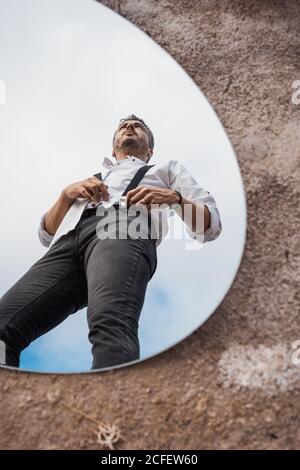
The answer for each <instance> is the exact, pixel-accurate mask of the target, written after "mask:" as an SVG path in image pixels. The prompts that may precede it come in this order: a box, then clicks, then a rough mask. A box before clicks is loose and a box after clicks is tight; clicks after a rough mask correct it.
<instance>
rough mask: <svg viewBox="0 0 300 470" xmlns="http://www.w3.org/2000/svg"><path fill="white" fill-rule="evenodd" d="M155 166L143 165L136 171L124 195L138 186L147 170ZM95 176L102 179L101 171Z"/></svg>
mask: <svg viewBox="0 0 300 470" xmlns="http://www.w3.org/2000/svg"><path fill="white" fill-rule="evenodd" d="M153 166H154V165H144V166H141V167H140V168H139V169H138V171H137V172H136V173H135V175H134V177H133V178H132V180H131V181H130V183H129V185H128V186H127V188H126V189H125V191H124V192H123V194H122V196H126V194H127V193H128V191H131V189H135V188H136V187H137V185H138V184H139V183H140V181H141V180H142V179H143V177H144V175H145V174H146V173H147V171H148V170H150V168H152V167H153ZM93 176H96V178H99V179H100V180H101V179H102V176H101V173H96V174H95V175H93Z"/></svg>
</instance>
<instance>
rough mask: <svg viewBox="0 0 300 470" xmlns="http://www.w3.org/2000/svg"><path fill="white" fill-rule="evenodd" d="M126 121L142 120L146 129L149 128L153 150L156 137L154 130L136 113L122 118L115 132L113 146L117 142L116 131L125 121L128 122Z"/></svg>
mask: <svg viewBox="0 0 300 470" xmlns="http://www.w3.org/2000/svg"><path fill="white" fill-rule="evenodd" d="M126 121H139V122H141V123H142V124H144V126H145V127H146V129H147V131H148V139H149V147H150V148H151V150H153V148H154V137H153V134H152V131H151V129H150V128H149V127H148V126H147V124H146V123H145V122H144V121H143V119H141V118H139V117H137V116H136V115H135V114H130V116H127V117H126V118H123V119H120V122H119V125H118V128H117V130H116V131H115V133H114V137H113V146H114V143H115V137H116V133H117V132H118V130H119V127H120V125H121V124H122V123H123V122H126Z"/></svg>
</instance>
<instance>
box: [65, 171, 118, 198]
mask: <svg viewBox="0 0 300 470" xmlns="http://www.w3.org/2000/svg"><path fill="white" fill-rule="evenodd" d="M107 188H108V186H107V185H106V184H104V183H103V181H100V180H99V179H98V178H96V177H95V176H92V177H91V178H87V179H85V180H82V181H78V182H77V183H73V184H69V185H68V186H66V187H65V188H64V190H63V194H64V196H65V197H66V198H67V199H68V200H69V201H70V202H71V201H75V199H76V198H78V197H82V198H85V199H88V200H89V201H91V202H95V203H98V202H100V201H101V200H102V198H103V200H104V201H107V200H108V198H109V193H108V189H107Z"/></svg>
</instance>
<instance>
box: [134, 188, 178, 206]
mask: <svg viewBox="0 0 300 470" xmlns="http://www.w3.org/2000/svg"><path fill="white" fill-rule="evenodd" d="M126 201H127V205H128V206H131V205H132V204H144V205H145V206H147V208H148V209H150V208H151V204H168V205H170V206H171V205H172V204H175V203H178V202H179V195H178V194H177V193H176V192H175V191H173V189H166V188H157V187H156V186H138V187H137V188H135V189H132V190H131V191H128V193H127V198H126Z"/></svg>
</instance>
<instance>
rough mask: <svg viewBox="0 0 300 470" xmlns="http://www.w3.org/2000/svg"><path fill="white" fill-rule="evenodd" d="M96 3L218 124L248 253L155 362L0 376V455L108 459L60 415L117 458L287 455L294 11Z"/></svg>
mask: <svg viewBox="0 0 300 470" xmlns="http://www.w3.org/2000/svg"><path fill="white" fill-rule="evenodd" d="M102 3H103V4H105V5H106V6H109V7H111V8H112V9H114V10H115V11H116V12H118V13H120V14H121V15H123V16H124V17H125V18H127V19H128V20H130V21H132V22H133V23H135V24H136V25H137V26H139V27H140V28H141V29H143V30H144V31H145V32H146V33H147V34H149V35H150V36H151V37H152V38H153V39H154V40H156V41H157V42H158V43H159V44H160V45H161V46H163V47H164V48H165V49H166V50H167V51H168V52H169V53H170V54H171V55H172V56H173V57H174V58H175V59H176V60H177V61H178V62H179V63H180V64H181V65H182V66H183V67H184V68H185V70H186V71H187V73H188V74H189V75H190V76H191V77H192V78H193V79H194V81H195V82H196V83H197V84H198V86H199V87H200V88H201V90H202V91H203V92H204V93H205V95H206V96H207V97H208V99H209V100H210V102H211V104H212V105H213V107H214V109H215V110H216V112H217V113H218V115H219V117H220V119H221V121H222V123H223V124H224V126H225V128H226V130H227V132H228V135H229V138H230V139H231V142H232V144H233V146H234V148H235V150H236V153H237V157H238V160H239V164H240V167H241V172H242V176H243V179H244V183H245V188H246V195H247V205H248V231H247V245H246V249H245V253H244V257H243V260H242V264H241V266H240V270H239V272H238V275H237V277H236V279H235V282H234V284H233V285H232V288H231V290H230V292H229V293H228V295H227V297H226V299H225V300H224V301H223V303H222V304H221V305H220V307H219V308H218V311H217V312H216V313H215V314H214V315H213V316H212V318H211V319H210V320H209V321H208V322H207V323H206V324H205V325H204V326H203V327H202V328H201V329H199V330H198V331H197V332H196V333H194V334H193V335H192V336H190V337H189V338H188V339H186V340H185V341H183V342H182V343H181V344H179V345H178V346H176V347H174V348H172V349H170V350H169V351H167V352H165V353H164V354H162V355H160V356H158V357H155V358H153V359H151V360H148V361H146V362H144V363H141V364H138V365H135V366H133V367H129V368H127V369H126V368H124V369H116V370H115V371H108V372H102V373H99V374H88V375H81V376H78V375H70V376H56V375H36V374H28V373H18V372H11V371H7V370H2V371H1V372H0V393H1V408H0V413H1V416H0V420H1V430H0V447H1V448H3V449H13V448H16V449H55V448H57V449H59V448H61V449H75V448H78V449H100V448H106V446H107V445H108V444H103V443H101V442H103V435H100V434H99V433H98V435H96V434H95V432H96V428H97V426H98V424H97V422H94V423H93V422H90V421H89V419H88V418H87V417H84V416H81V415H80V414H78V412H76V411H75V410H74V409H70V408H67V407H66V404H67V405H68V406H69V405H71V406H74V407H75V408H76V409H78V410H80V411H81V412H84V413H87V415H88V416H92V417H94V418H96V419H97V420H99V421H101V422H102V427H103V424H107V425H110V426H113V425H116V428H113V433H115V434H116V442H115V443H114V444H112V445H113V446H114V447H115V448H117V449H179V448H180V449H207V448H210V449H233V448H241V449H247V448H248V449H258V448H263V449H265V448H268V449H279V448H283V449H296V448H298V449H299V448H300V423H299V416H300V413H299V406H300V405H299V404H300V365H298V366H297V365H296V364H293V361H292V357H293V356H292V352H293V349H292V344H293V342H294V341H296V340H299V339H300V325H299V311H300V308H299V307H300V294H299V274H300V268H299V251H300V250H299V248H300V247H299V233H300V223H299V220H300V217H299V216H300V214H299V164H300V163H299V162H300V133H299V123H300V104H299V105H297V104H293V103H292V99H291V97H292V92H293V89H292V83H293V82H294V80H300V57H299V51H300V35H299V26H300V9H299V2H298V0H287V1H284V0H281V1H276V0H273V1H269V0H255V1H254V0H247V1H244V0H240V1H238V0H223V1H222V2H220V1H216V0H215V1H214V0H198V1H195V0H190V1H188V0H176V2H175V1H171V0H170V1H168V0H160V1H155V0H140V1H138V0H122V1H121V2H120V1H113V0H111V1H108V0H107V1H103V2H102ZM99 430H100V429H98V431H99ZM118 430H120V432H121V433H122V439H121V438H120V437H119V436H118V434H117V431H118ZM101 436H102V437H101ZM101 439H102V440H101ZM106 442H108V441H106ZM110 442H111V441H110Z"/></svg>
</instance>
